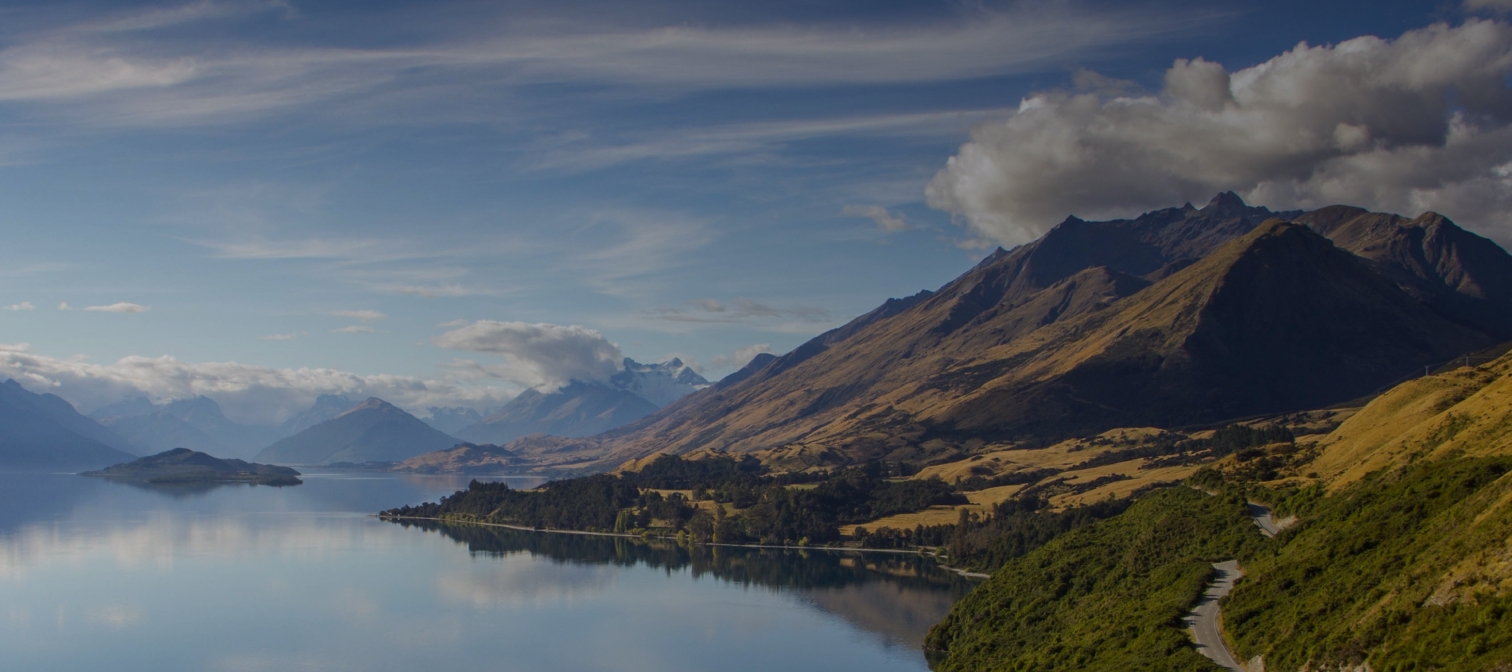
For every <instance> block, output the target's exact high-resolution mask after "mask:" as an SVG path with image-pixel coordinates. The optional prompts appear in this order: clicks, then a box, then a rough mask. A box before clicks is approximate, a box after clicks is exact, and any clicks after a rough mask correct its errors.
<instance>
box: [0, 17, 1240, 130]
mask: <svg viewBox="0 0 1512 672" xmlns="http://www.w3.org/2000/svg"><path fill="white" fill-rule="evenodd" d="M268 11H282V12H287V11H288V9H287V6H281V5H278V4H258V3H247V4H245V5H235V6H233V7H227V8H223V7H222V6H221V5H220V4H219V3H191V4H186V5H180V6H176V7H160V8H154V9H149V10H144V11H138V12H132V13H123V14H120V15H117V16H115V17H112V18H110V19H107V20H103V21H100V20H93V21H86V22H80V23H63V24H59V25H55V26H54V27H53V28H52V29H51V30H46V31H41V32H38V33H33V34H28V35H25V36H22V38H21V39H15V40H12V41H11V43H10V45H9V46H7V47H6V48H4V49H0V100H12V101H25V102H31V103H37V104H46V105H55V106H63V107H65V108H67V109H68V110H69V111H70V112H71V114H72V115H73V116H74V117H75V118H77V119H80V120H84V121H88V122H89V123H96V124H109V125H122V124H125V125H158V124H185V123H198V124H225V123H236V122H238V121H242V120H245V119H247V118H249V117H255V116H259V115H267V114H273V113H279V112H283V111H287V110H291V109H305V108H310V107H313V106H317V105H318V106H325V107H327V108H332V109H335V108H341V107H343V103H356V102H357V101H361V102H362V106H363V107H364V108H365V109H368V110H370V111H372V110H373V109H374V107H375V106H378V105H388V106H391V107H392V108H393V110H394V111H395V112H398V111H399V110H402V109H406V108H408V107H413V106H415V105H418V104H421V103H422V102H431V101H434V100H435V99H436V98H437V97H438V96H441V97H446V96H460V97H464V98H476V97H477V96H478V95H480V92H482V94H483V95H488V94H497V93H500V92H508V91H516V90H520V89H522V88H524V87H529V86H533V85H540V84H553V85H559V84H581V85H592V86H598V87H608V88H610V89H613V90H615V91H618V92H620V94H621V95H637V94H635V93H634V92H636V91H644V92H645V94H644V95H650V96H665V95H666V94H667V93H668V92H677V91H698V90H711V89H719V90H728V89H761V88H790V87H806V86H819V85H833V84H844V85H855V84H903V83H913V82H938V81H945V80H959V79H971V78H978V77H989V76H1000V75H1005V74H1013V73H1021V72H1026V71H1030V70H1034V69H1043V68H1045V67H1058V65H1059V64H1061V63H1064V62H1065V61H1066V60H1067V59H1068V58H1072V57H1073V56H1088V55H1090V54H1095V53H1104V52H1107V51H1108V50H1110V49H1114V48H1118V47H1120V46H1125V45H1132V44H1138V43H1142V42H1144V41H1147V40H1150V39H1152V38H1155V37H1158V36H1162V35H1171V34H1177V33H1180V32H1181V31H1184V30H1188V29H1190V28H1191V27H1192V26H1193V25H1197V24H1201V23H1203V22H1205V21H1210V20H1212V19H1213V18H1214V16H1215V15H1213V14H1209V15H1203V14H1201V13H1194V12H1183V13H1181V14H1180V15H1177V16H1172V15H1171V14H1170V13H1168V12H1161V11H1155V10H1154V9H1143V8H1132V9H1117V10H1112V11H1109V10H1097V9H1093V8H1090V7H1083V6H1080V5H1078V4H1076V3H1025V4H1022V5H1018V6H1015V7H1013V8H1010V9H1006V10H963V11H960V12H957V13H955V14H954V15H946V16H943V17H941V18H940V19H938V20H936V21H933V22H919V21H914V22H910V23H908V24H901V23H899V24H881V23H871V24H860V25H857V24H846V25H833V26H829V25H809V26H792V25H781V26H770V25H702V26H700V25H689V24H680V25H670V26H668V25H662V26H657V25H645V26H639V27H635V26H625V25H623V24H620V25H613V26H595V25H593V24H591V23H585V22H583V21H581V20H577V21H565V20H558V19H556V18H554V17H537V18H530V17H513V19H514V20H512V21H511V22H509V23H508V24H504V25H506V26H507V28H506V30H505V31H504V32H503V33H502V34H494V35H490V36H488V37H478V36H477V35H476V34H475V33H469V32H464V31H461V30H452V31H450V32H448V31H447V30H444V29H441V26H439V25H438V24H430V25H429V27H430V28H432V30H428V31H422V30H417V31H415V32H414V34H413V35H412V36H411V37H410V39H408V40H405V39H402V38H401V39H398V40H390V41H389V43H388V44H386V45H384V46H365V47H364V46H355V47H354V46H349V45H348V44H343V45H341V46H335V45H333V44H330V43H322V42H321V41H319V40H311V39H308V38H306V39H304V40H299V39H294V40H289V39H282V40H271V39H267V38H268V37H269V33H266V32H262V31H269V30H272V31H274V33H272V34H278V33H277V30H278V28H279V26H280V25H282V24H280V23H279V22H274V23H273V24H271V27H269V25H270V24H268V23H267V22H263V23H261V24H259V31H258V32H253V33H247V34H244V33H239V32H236V31H214V32H213V33H210V32H207V31H203V30H196V29H195V28H197V27H200V26H201V24H204V23H205V22H209V21H235V20H244V19H256V18H258V16H257V15H259V14H261V13H264V12H268ZM500 11H503V10H500ZM426 18H428V17H424V16H420V15H416V16H414V17H410V19H411V21H410V22H411V23H413V24H415V25H427V24H428V22H427V21H426ZM319 21H320V19H318V18H310V17H303V16H301V17H298V18H297V19H296V20H292V21H289V22H283V23H285V24H287V25H290V26H294V25H298V26H299V27H300V28H301V29H302V30H300V31H299V32H298V33H294V32H292V31H291V35H294V34H301V35H312V34H313V35H319V34H322V31H321V30H319V28H321V27H322V26H320V25H319ZM311 24H314V25H311ZM324 27H325V28H332V26H324ZM149 28H150V29H152V39H150V40H149V39H144V38H143V37H142V36H141V33H142V32H143V31H145V30H147V29H149ZM212 34H213V37H211V35H212ZM270 45H272V46H270ZM395 94H400V95H395ZM404 94H410V95H404ZM430 107H432V109H434V107H433V106H430ZM372 116H373V115H372V114H371V113H370V114H368V115H367V117H368V118H372ZM401 116H402V115H400V114H392V115H389V119H388V120H389V121H390V122H399V121H400V120H401ZM411 123H412V120H411Z"/></svg>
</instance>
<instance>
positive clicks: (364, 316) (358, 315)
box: [331, 310, 388, 322]
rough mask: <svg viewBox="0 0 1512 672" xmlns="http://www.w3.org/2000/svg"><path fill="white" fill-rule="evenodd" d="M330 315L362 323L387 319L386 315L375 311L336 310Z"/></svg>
mask: <svg viewBox="0 0 1512 672" xmlns="http://www.w3.org/2000/svg"><path fill="white" fill-rule="evenodd" d="M331 315H332V316H335V317H345V318H347V319H352V320H362V321H363V322H376V321H378V320H381V319H384V318H386V317H388V315H385V314H383V313H381V312H378V311H376V310H338V311H334V312H332V313H331Z"/></svg>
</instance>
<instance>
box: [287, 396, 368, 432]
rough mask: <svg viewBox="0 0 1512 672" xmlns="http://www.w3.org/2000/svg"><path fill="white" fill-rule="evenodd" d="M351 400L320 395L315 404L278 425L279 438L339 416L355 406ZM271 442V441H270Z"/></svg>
mask: <svg viewBox="0 0 1512 672" xmlns="http://www.w3.org/2000/svg"><path fill="white" fill-rule="evenodd" d="M356 405H357V402H356V401H355V400H353V399H350V398H348V397H346V396H345V395H340V394H322V395H319V396H317V397H315V403H314V404H312V405H311V406H310V408H308V409H306V410H305V411H304V412H302V413H299V414H298V415H295V416H294V417H292V418H289V419H288V420H285V421H284V422H283V424H281V425H279V426H278V428H279V431H280V432H281V433H282V434H281V436H293V435H295V434H298V433H300V432H302V431H304V430H306V429H309V428H311V427H314V426H315V425H318V424H320V423H322V422H325V421H327V420H330V419H331V418H334V417H336V416H338V415H341V414H342V413H343V412H345V411H346V410H347V409H349V408H351V407H353V406H356ZM270 440H271V439H270Z"/></svg>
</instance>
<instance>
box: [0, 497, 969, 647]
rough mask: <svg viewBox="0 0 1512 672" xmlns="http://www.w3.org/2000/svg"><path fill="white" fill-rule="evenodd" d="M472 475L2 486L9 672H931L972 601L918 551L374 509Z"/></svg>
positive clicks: (2, 622)
mask: <svg viewBox="0 0 1512 672" xmlns="http://www.w3.org/2000/svg"><path fill="white" fill-rule="evenodd" d="M467 480H468V479H467V478H465V477H464V478H454V477H445V476H387V475H380V476H368V475H356V474H340V473H329V474H321V473H311V474H307V475H306V477H305V484H304V485H301V486H297V487H291V488H269V487H250V486H222V487H217V488H209V489H199V490H158V489H147V488H141V487H136V486H131V485H125V484H119V483H112V482H108V481H102V480H97V479H91V478H84V477H80V476H73V475H69V474H0V667H3V668H4V669H7V670H107V669H108V670H154V671H158V670H162V671H170V670H281V671H282V670H296V671H297V670H363V671H366V670H405V671H409V670H479V669H487V670H614V671H622V672H629V671H636V670H646V671H648V672H649V671H652V670H655V671H659V672H678V671H682V670H687V671H693V670H698V671H704V670H728V671H733V672H739V671H744V670H753V671H754V670H778V669H794V670H868V671H873V670H875V671H878V672H887V671H892V670H899V671H911V672H918V671H921V670H926V669H928V667H927V665H926V663H925V659H924V655H923V653H922V652H921V650H920V648H919V644H920V642H921V641H922V639H923V636H924V633H925V631H927V630H928V628H929V626H930V625H932V624H933V623H934V622H936V621H938V620H939V619H940V618H942V617H943V616H944V615H945V613H946V612H947V611H948V610H949V608H950V606H951V605H952V604H953V603H954V602H955V601H956V600H957V599H959V598H960V597H961V596H962V595H964V594H965V592H966V591H967V590H969V589H970V585H969V584H968V583H966V582H964V581H962V580H961V579H958V578H956V577H954V576H953V575H950V574H948V573H945V572H941V571H940V570H938V569H936V568H934V567H932V566H931V565H929V564H928V563H926V562H923V561H921V560H919V559H917V558H915V557H912V556H906V555H892V554H870V553H869V554H860V553H831V552H817V551H816V552H807V553H799V552H792V551H762V550H750V549H718V550H717V551H708V550H700V551H696V552H692V553H690V552H688V551H686V550H683V549H679V548H676V547H673V546H670V545H665V544H644V543H631V542H627V541H625V540H622V539H611V538H598V537H582V536H573V535H561V534H549V533H533V532H515V531H511V530H503V529H497V528H479V527H464V528H448V527H438V526H434V525H428V526H422V525H400V524H395V523H389V522H384V521H380V520H377V519H375V518H372V517H370V516H369V515H368V514H371V513H372V512H374V511H377V510H380V509H384V508H388V507H392V506H397V505H401V504H415V503H418V502H421V501H427V500H434V499H436V498H437V497H439V496H441V495H443V494H449V493H451V492H453V491H455V490H457V489H459V488H461V487H465V485H466V481H467ZM537 482H538V481H530V480H521V481H518V484H519V486H520V487H528V486H531V485H534V484H535V483H537Z"/></svg>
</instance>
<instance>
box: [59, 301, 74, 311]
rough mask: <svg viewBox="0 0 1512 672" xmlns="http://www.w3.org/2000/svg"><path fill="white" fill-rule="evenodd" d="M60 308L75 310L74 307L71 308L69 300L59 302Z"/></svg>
mask: <svg viewBox="0 0 1512 672" xmlns="http://www.w3.org/2000/svg"><path fill="white" fill-rule="evenodd" d="M58 310H73V308H70V307H69V306H68V302H67V301H64V302H62V303H59V304H58Z"/></svg>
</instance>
